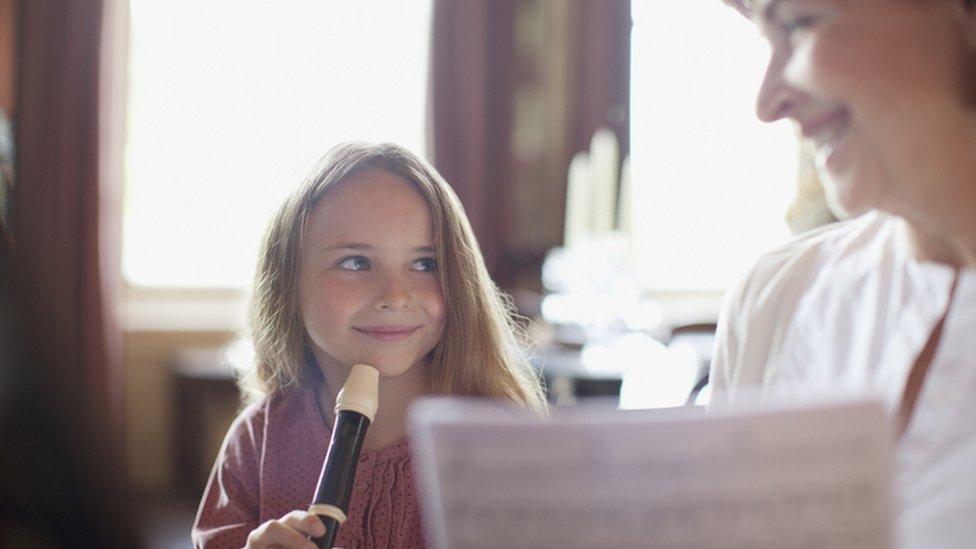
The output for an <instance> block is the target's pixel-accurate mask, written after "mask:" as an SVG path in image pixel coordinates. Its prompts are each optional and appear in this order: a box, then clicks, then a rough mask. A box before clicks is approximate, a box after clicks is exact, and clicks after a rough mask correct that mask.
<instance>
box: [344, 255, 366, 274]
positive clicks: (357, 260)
mask: <svg viewBox="0 0 976 549" xmlns="http://www.w3.org/2000/svg"><path fill="white" fill-rule="evenodd" d="M337 265H338V266H339V268H341V269H345V270H347V271H368V270H369V260H368V259H366V258H365V257H363V256H361V255H354V256H352V257H346V258H343V259H341V260H339V263H337Z"/></svg>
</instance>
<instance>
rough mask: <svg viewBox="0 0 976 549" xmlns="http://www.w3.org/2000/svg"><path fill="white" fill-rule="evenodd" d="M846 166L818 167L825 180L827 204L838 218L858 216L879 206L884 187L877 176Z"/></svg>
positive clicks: (821, 177) (821, 178) (823, 180)
mask: <svg viewBox="0 0 976 549" xmlns="http://www.w3.org/2000/svg"><path fill="white" fill-rule="evenodd" d="M853 168H855V166H850V165H848V166H845V167H844V168H843V169H837V168H829V167H828V168H821V169H818V170H817V171H818V173H819V175H820V180H821V181H822V182H823V186H824V194H825V195H826V198H827V206H828V207H829V208H830V211H831V212H832V213H833V214H834V215H835V216H836V217H837V218H838V219H850V218H852V217H857V216H859V215H861V214H862V213H865V212H867V211H868V210H871V209H874V208H876V207H877V197H878V194H879V192H878V191H879V189H881V188H882V187H883V185H881V184H880V183H879V182H878V181H876V178H874V177H872V176H871V175H869V174H867V173H865V171H864V170H857V169H853Z"/></svg>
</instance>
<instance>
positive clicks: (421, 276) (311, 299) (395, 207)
mask: <svg viewBox="0 0 976 549" xmlns="http://www.w3.org/2000/svg"><path fill="white" fill-rule="evenodd" d="M303 246H304V247H303V254H304V260H303V263H302V266H301V270H300V274H299V300H300V307H301V315H302V320H303V322H304V324H305V329H306V331H307V333H308V336H309V339H310V340H311V342H312V351H313V353H314V354H315V358H316V359H317V360H318V363H319V367H320V368H321V369H322V370H323V374H324V375H326V376H327V377H329V376H335V375H341V376H344V375H345V374H346V372H347V371H348V369H349V368H350V367H351V366H352V365H353V364H356V363H358V362H363V363H366V364H370V365H372V366H374V367H376V368H377V369H379V371H380V375H381V376H382V377H395V376H400V375H402V374H404V373H406V372H408V371H411V369H414V367H415V366H418V365H420V367H423V365H425V357H426V356H427V354H428V353H429V352H430V351H431V350H432V349H433V348H434V346H435V345H437V342H438V341H439V340H440V338H441V334H442V332H443V330H444V300H443V297H442V295H441V289H440V284H439V282H438V275H437V263H436V260H435V259H434V257H435V256H434V235H433V225H432V223H431V217H430V211H429V208H428V206H427V203H426V202H425V201H424V199H423V197H422V196H421V195H420V193H419V192H417V190H416V189H414V187H413V186H412V185H411V184H409V183H408V182H407V181H405V180H403V179H402V178H400V177H398V176H395V175H392V174H389V173H386V172H382V171H377V170H370V171H366V172H363V173H360V174H357V175H355V176H353V177H351V178H350V179H348V180H346V181H343V182H342V183H340V184H339V185H338V186H337V187H335V188H334V189H332V190H330V191H329V193H328V194H327V195H326V197H325V198H324V199H323V200H322V201H321V202H319V204H318V205H316V207H315V209H314V210H313V211H312V214H311V216H310V217H309V219H308V223H307V225H306V232H305V235H304V242H303ZM415 373H417V372H415ZM340 382H341V380H340Z"/></svg>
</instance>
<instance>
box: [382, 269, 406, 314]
mask: <svg viewBox="0 0 976 549" xmlns="http://www.w3.org/2000/svg"><path fill="white" fill-rule="evenodd" d="M409 304H410V290H409V288H408V286H407V284H406V282H405V281H403V280H401V279H400V278H398V277H395V276H391V277H389V278H387V279H386V280H385V281H384V285H383V287H382V288H380V292H379V296H378V297H377V299H376V308H377V309H379V310H389V311H399V310H402V309H405V308H406V307H407V306H408V305H409Z"/></svg>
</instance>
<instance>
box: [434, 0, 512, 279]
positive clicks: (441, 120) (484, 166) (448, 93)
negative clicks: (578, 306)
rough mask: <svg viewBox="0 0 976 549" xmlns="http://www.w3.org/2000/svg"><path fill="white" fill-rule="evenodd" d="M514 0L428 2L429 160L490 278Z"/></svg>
mask: <svg viewBox="0 0 976 549" xmlns="http://www.w3.org/2000/svg"><path fill="white" fill-rule="evenodd" d="M516 3H517V2H516V1H515V0H462V1H452V0H447V1H441V0H437V1H435V2H434V10H433V26H432V39H431V40H432V49H431V51H432V55H431V67H430V75H431V76H430V82H431V85H430V94H429V97H430V100H431V101H432V104H431V105H430V108H429V109H428V113H429V116H430V123H429V127H430V129H431V137H432V138H431V142H430V143H429V148H430V152H431V156H432V161H433V163H434V165H435V166H436V167H437V169H438V171H440V172H441V175H443V176H444V177H445V178H446V179H447V180H448V181H449V182H450V183H451V185H452V186H453V188H454V190H455V192H457V194H458V197H459V198H460V199H461V202H462V203H463V204H464V207H465V210H466V211H467V214H468V217H469V219H470V220H471V225H472V226H473V227H474V231H475V234H476V235H477V237H478V242H479V243H480V245H481V250H482V253H483V254H484V256H485V262H486V263H487V264H488V269H489V271H491V272H492V273H495V272H497V270H498V267H499V266H498V265H497V262H498V258H499V255H500V253H501V247H502V245H503V243H504V236H503V233H502V231H500V230H499V229H501V227H502V225H503V223H504V219H505V213H506V212H505V210H506V193H507V191H508V187H507V182H508V181H509V177H510V174H511V171H512V160H511V129H512V101H513V87H514V84H515V63H514V54H513V52H514V44H513V36H514V35H513V33H514V24H515V13H516Z"/></svg>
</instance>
